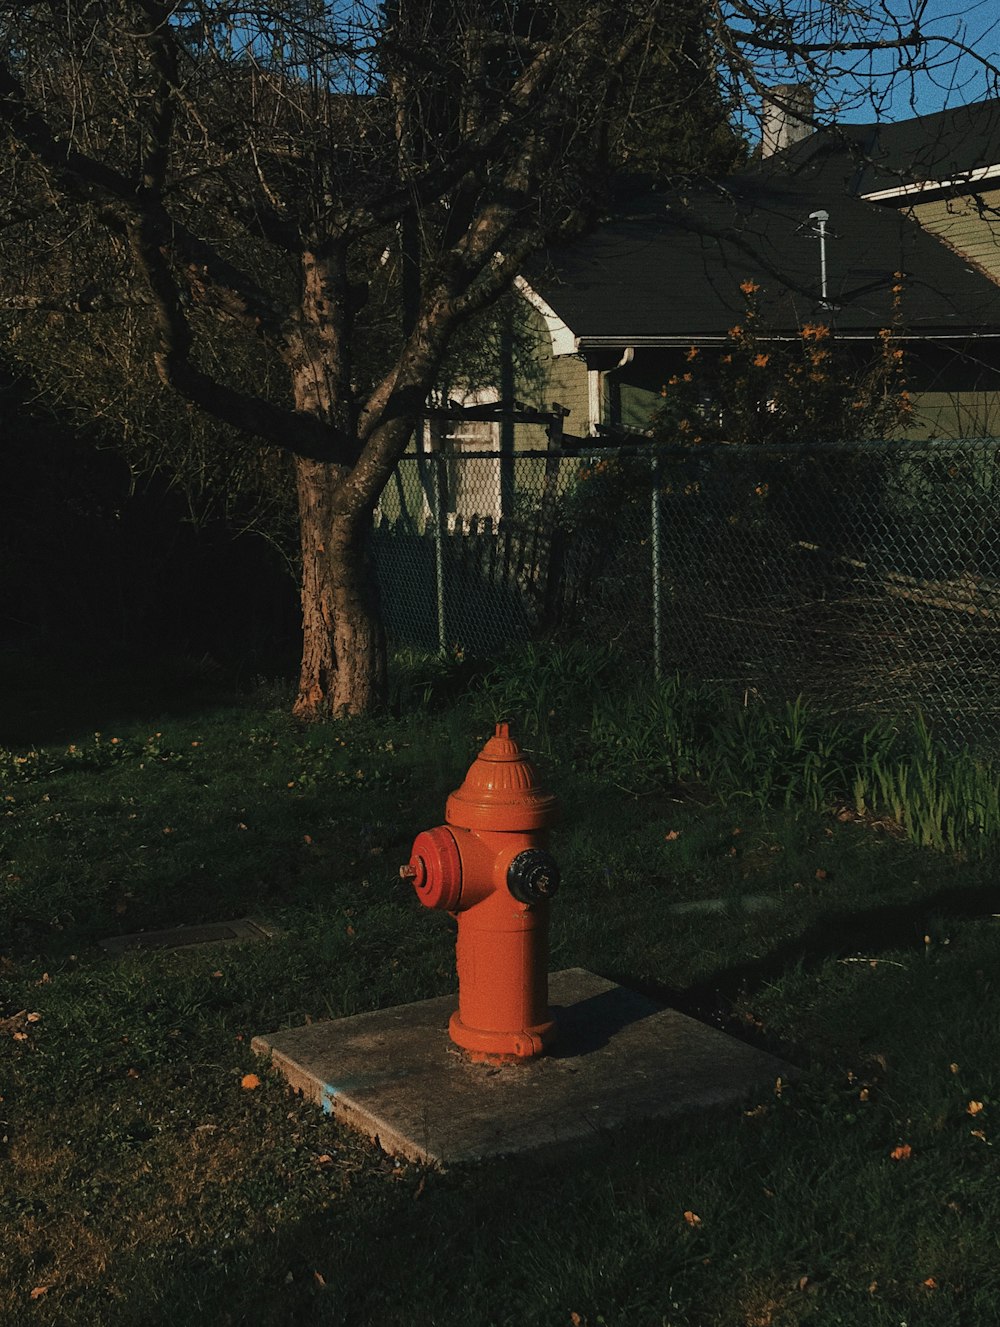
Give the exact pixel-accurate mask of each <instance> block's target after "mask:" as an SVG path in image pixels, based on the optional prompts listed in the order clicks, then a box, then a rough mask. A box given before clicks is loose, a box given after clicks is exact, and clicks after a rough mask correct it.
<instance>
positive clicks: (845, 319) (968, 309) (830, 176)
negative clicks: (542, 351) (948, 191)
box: [525, 102, 1000, 350]
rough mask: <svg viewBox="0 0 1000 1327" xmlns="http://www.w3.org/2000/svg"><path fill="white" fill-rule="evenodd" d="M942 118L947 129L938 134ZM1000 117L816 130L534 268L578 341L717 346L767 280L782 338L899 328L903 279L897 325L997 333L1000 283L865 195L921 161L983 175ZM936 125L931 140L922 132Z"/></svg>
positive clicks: (769, 323)
mask: <svg viewBox="0 0 1000 1327" xmlns="http://www.w3.org/2000/svg"><path fill="white" fill-rule="evenodd" d="M949 115H950V116H951V120H950V121H948V124H950V126H951V128H952V129H953V130H954V133H953V134H952V136H951V137H949V136H947V135H946V134H945V133H944V132H943V126H944V125H945V121H946V117H948V116H949ZM994 124H996V125H997V126H998V127H1000V103H995V102H990V103H981V104H979V105H978V106H975V107H967V108H962V112H961V113H959V112H942V113H939V114H938V115H934V116H922V117H920V118H919V119H918V120H914V121H908V122H906V123H905V124H902V125H891V126H878V125H848V126H843V127H841V128H837V129H836V130H833V131H821V132H817V133H814V134H812V135H810V136H809V138H807V139H805V140H803V141H802V142H800V143H798V144H795V145H794V146H793V147H791V148H789V149H787V150H786V151H784V152H781V153H777V154H775V156H774V157H771V158H768V159H767V160H766V161H764V162H761V163H760V164H759V165H757V166H756V167H754V168H752V169H750V170H747V171H744V172H743V173H741V174H740V175H737V176H735V177H733V178H731V179H729V180H726V181H724V182H721V183H720V184H719V185H718V186H717V187H715V188H711V189H702V190H700V191H699V192H697V193H691V194H688V195H686V196H678V195H674V196H666V195H659V196H654V197H652V198H649V199H647V200H646V202H645V203H644V205H642V206H641V207H639V208H637V209H636V210H635V211H633V213H632V214H631V215H629V216H627V217H623V218H621V219H619V220H615V221H611V222H608V223H606V224H604V225H602V226H600V227H599V228H598V229H597V230H596V231H594V232H593V233H592V234H590V235H589V236H587V237H585V238H583V239H581V240H580V241H578V242H577V243H575V244H573V245H570V246H568V247H566V248H562V249H559V250H552V251H549V252H548V253H547V254H545V255H543V256H542V257H541V258H540V259H539V260H537V261H536V263H535V264H534V265H533V266H532V267H531V269H530V270H528V271H526V272H525V278H526V280H527V283H528V285H529V286H530V287H531V290H532V291H533V292H534V295H535V296H536V300H538V301H541V302H542V303H543V305H544V306H545V307H546V308H547V310H548V312H549V313H550V315H551V317H553V318H555V319H557V320H559V322H561V323H562V324H563V325H564V326H565V328H566V329H567V330H568V331H569V332H571V333H572V342H573V348H574V349H577V350H587V349H591V348H594V349H596V348H599V347H614V346H619V345H620V346H625V345H633V346H642V345H681V344H684V345H686V344H710V343H712V342H713V341H717V340H721V339H723V338H724V337H725V336H726V334H727V331H728V329H729V328H731V327H732V326H733V325H734V324H736V323H739V322H741V321H742V319H743V317H744V316H745V313H746V307H747V305H746V295H745V293H744V292H743V291H742V290H741V289H740V286H741V284H742V283H745V282H748V281H749V282H753V283H754V284H755V285H757V286H759V287H760V290H759V292H757V294H756V301H757V303H758V305H759V308H760V313H761V319H762V323H763V325H765V326H766V327H767V328H768V329H769V330H770V331H771V332H772V334H774V335H776V336H780V335H789V336H791V335H795V334H796V333H797V330H798V328H800V327H801V326H802V325H804V324H806V323H810V322H824V323H828V324H831V325H833V326H835V327H836V328H837V330H838V332H839V333H840V334H841V335H844V336H857V337H862V336H866V337H867V336H871V335H872V334H873V333H874V332H876V331H877V330H878V329H879V328H881V327H885V326H887V325H889V323H890V322H891V320H892V317H893V301H894V298H895V295H894V291H893V287H895V286H897V285H901V286H902V290H901V291H900V292H896V294H898V299H899V313H900V320H901V324H902V328H903V334H904V335H908V336H916V337H920V338H921V339H926V338H931V337H944V338H949V339H951V338H954V337H966V336H969V335H973V336H979V335H998V336H1000V286H998V285H997V284H995V283H994V282H993V281H992V280H990V279H989V278H988V277H986V276H985V275H983V274H982V273H981V272H980V271H979V270H978V269H977V268H975V267H974V266H973V265H972V264H971V263H970V262H968V261H966V260H965V259H963V258H962V257H961V256H960V255H959V254H957V253H956V252H954V251H953V250H952V249H950V248H948V247H947V246H946V245H945V244H944V243H942V242H941V241H940V240H939V239H937V238H935V237H934V236H933V235H932V234H931V233H929V232H928V231H926V230H924V229H922V228H921V227H920V226H919V225H917V224H916V222H914V221H913V220H912V219H911V218H910V217H909V216H908V215H907V214H906V213H904V212H901V211H900V210H898V209H897V208H894V207H886V206H884V205H882V204H881V203H877V202H872V201H868V200H867V199H866V198H865V197H864V196H863V195H864V194H865V193H868V192H870V191H871V190H872V189H873V188H875V187H878V186H882V185H884V182H885V181H886V180H890V181H892V182H893V184H894V185H895V186H898V185H900V184H901V183H904V184H905V183H909V182H911V180H912V179H915V178H918V177H917V175H916V174H915V172H917V171H924V172H930V174H929V175H925V176H924V177H923V178H932V177H933V178H937V175H938V173H939V172H944V173H946V174H957V173H959V172H960V171H969V170H973V169H976V166H974V165H973V163H979V164H982V163H983V162H985V161H986V159H987V158H988V157H989V155H990V151H989V149H990V146H991V144H992V142H993V138H992V136H991V132H992V131H991V126H992V125H994ZM931 133H933V134H936V135H937V137H936V139H935V140H934V141H933V142H927V141H925V135H926V134H931ZM998 141H1000V140H998ZM873 151H874V156H871V153H872V152H873ZM998 156H1000V152H998ZM904 167H905V171H904ZM906 171H908V172H909V173H908V174H907V173H905V172H906ZM886 187H888V186H886ZM819 211H823V212H826V213H827V214H828V217H829V220H828V222H826V224H825V231H826V242H825V251H826V268H827V286H826V290H827V301H826V305H824V303H823V300H822V293H821V276H820V263H821V245H820V237H819V234H818V230H819V227H818V224H817V222H816V221H814V220H810V214H811V213H814V212H819ZM896 273H903V277H902V280H901V281H900V280H899V279H898V278H897V277H896V276H895V274H896Z"/></svg>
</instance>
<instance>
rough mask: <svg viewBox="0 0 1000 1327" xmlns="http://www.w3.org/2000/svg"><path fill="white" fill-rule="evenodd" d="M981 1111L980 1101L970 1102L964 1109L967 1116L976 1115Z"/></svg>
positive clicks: (981, 1104)
mask: <svg viewBox="0 0 1000 1327" xmlns="http://www.w3.org/2000/svg"><path fill="white" fill-rule="evenodd" d="M982 1109H983V1103H982V1102H981V1101H970V1102H969V1104H968V1105H967V1106H966V1108H965V1112H966V1114H967V1115H978V1114H979V1112H980V1111H981V1110H982Z"/></svg>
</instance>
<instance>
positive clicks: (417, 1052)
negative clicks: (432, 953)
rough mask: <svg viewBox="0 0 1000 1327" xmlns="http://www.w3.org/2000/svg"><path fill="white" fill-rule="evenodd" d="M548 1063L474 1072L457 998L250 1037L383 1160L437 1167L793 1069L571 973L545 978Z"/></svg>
mask: <svg viewBox="0 0 1000 1327" xmlns="http://www.w3.org/2000/svg"><path fill="white" fill-rule="evenodd" d="M549 1004H550V1007H551V1008H552V1010H553V1011H554V1013H555V1015H556V1018H557V1020H558V1024H559V1040H558V1042H557V1043H556V1045H555V1047H554V1048H553V1050H552V1052H551V1053H550V1054H548V1055H545V1056H542V1057H541V1058H540V1059H538V1060H534V1061H532V1062H530V1063H524V1064H512V1065H504V1066H502V1067H497V1066H489V1065H482V1064H472V1063H471V1062H470V1061H469V1060H468V1059H467V1058H466V1056H465V1054H464V1052H462V1051H460V1050H459V1049H458V1047H457V1046H455V1045H454V1044H453V1043H452V1042H451V1040H450V1039H449V1037H448V1031H447V1028H448V1018H449V1016H450V1014H451V1012H452V1010H453V1009H454V1008H455V1007H456V997H455V996H453V995H448V996H445V997H444V998H443V999H436V1000H424V1001H421V1002H420V1003H419V1004H408V1005H398V1006H397V1007H396V1008H394V1009H380V1010H377V1011H375V1012H373V1013H366V1014H357V1015H355V1016H354V1017H352V1018H341V1019H337V1020H336V1021H333V1022H325V1023H311V1024H309V1025H308V1026H307V1027H299V1028H292V1029H290V1030H287V1031H284V1032H275V1033H271V1034H268V1035H266V1036H259V1037H255V1038H254V1040H253V1043H252V1046H253V1049H254V1051H256V1052H257V1054H258V1055H262V1056H266V1057H268V1058H269V1059H270V1060H271V1062H272V1065H273V1066H274V1067H275V1068H276V1069H278V1070H279V1071H280V1072H281V1073H282V1074H284V1076H285V1078H286V1079H287V1080H288V1083H289V1084H290V1086H291V1087H292V1088H294V1089H295V1090H296V1091H298V1092H301V1093H302V1094H303V1096H304V1097H305V1098H306V1099H307V1100H309V1101H314V1102H316V1104H317V1105H320V1106H322V1107H323V1109H324V1110H325V1111H327V1112H329V1113H331V1114H333V1115H334V1116H335V1117H336V1118H337V1119H338V1120H342V1121H343V1122H344V1123H345V1124H348V1125H350V1126H351V1127H353V1128H356V1129H359V1130H361V1131H362V1132H363V1133H365V1134H367V1135H368V1137H369V1138H373V1139H375V1140H376V1141H377V1142H378V1143H379V1145H380V1146H381V1147H382V1149H383V1150H384V1151H386V1152H388V1153H390V1155H393V1156H403V1157H407V1158H409V1159H410V1160H413V1161H422V1162H429V1163H432V1164H434V1165H438V1166H447V1165H455V1164H458V1163H461V1162H469V1161H478V1160H480V1159H482V1158H484V1157H492V1156H501V1155H506V1154H510V1153H516V1152H526V1151H531V1150H534V1149H537V1148H551V1147H555V1146H561V1145H564V1144H566V1143H575V1142H580V1141H584V1140H586V1139H593V1138H594V1137H595V1136H599V1135H600V1134H601V1133H602V1132H603V1131H604V1130H606V1129H612V1128H617V1127H619V1126H621V1125H624V1124H630V1123H634V1122H635V1121H638V1120H646V1119H667V1118H671V1117H677V1116H680V1115H684V1114H687V1113H689V1112H691V1111H703V1110H705V1109H706V1108H711V1107H715V1106H722V1105H725V1104H728V1103H732V1102H736V1101H740V1100H742V1099H744V1098H745V1097H746V1096H747V1095H748V1094H749V1093H750V1092H751V1091H752V1090H753V1088H754V1087H756V1086H760V1087H762V1088H764V1089H765V1090H770V1089H771V1088H772V1087H773V1084H774V1081H775V1079H777V1078H779V1077H780V1078H784V1079H786V1080H787V1079H788V1078H789V1077H791V1076H792V1075H793V1074H794V1072H795V1071H794V1069H793V1068H792V1066H791V1065H789V1064H786V1063H785V1062H784V1061H783V1060H779V1059H777V1058H776V1057H775V1056H773V1055H768V1054H766V1053H765V1052H763V1051H759V1050H756V1049H755V1048H754V1047H752V1046H748V1045H746V1044H745V1043H744V1042H742V1041H737V1040H736V1039H735V1038H734V1037H730V1036H727V1035H726V1034H725V1033H724V1032H720V1031H718V1030H717V1029H716V1028H710V1027H706V1026H705V1024H703V1023H699V1022H697V1020H695V1019H693V1018H689V1017H688V1016H687V1015H685V1014H680V1013H678V1012H677V1011H676V1010H673V1009H666V1008H664V1007H663V1006H662V1005H658V1004H656V1003H655V1002H654V1001H652V1000H649V999H647V998H646V997H645V996H643V995H638V994H637V993H636V992H635V991H630V990H627V989H626V988H625V987H624V986H618V985H615V983H613V982H610V981H605V980H604V979H603V978H601V977H598V976H595V974H594V973H592V972H587V971H586V970H585V969H583V968H570V969H567V970H566V971H564V972H555V973H552V974H551V975H550V977H549Z"/></svg>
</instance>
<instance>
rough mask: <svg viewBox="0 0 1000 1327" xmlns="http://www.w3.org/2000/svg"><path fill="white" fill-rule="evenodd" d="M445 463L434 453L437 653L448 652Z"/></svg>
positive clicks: (439, 454)
mask: <svg viewBox="0 0 1000 1327" xmlns="http://www.w3.org/2000/svg"><path fill="white" fill-rule="evenodd" d="M444 466H445V463H444V457H443V455H442V454H441V452H440V450H438V451H436V452H435V453H434V485H433V490H434V513H433V516H434V580H435V585H436V589H437V629H438V653H439V654H441V655H442V656H444V655H445V654H447V652H448V630H447V624H446V622H445V605H444V511H445V468H444Z"/></svg>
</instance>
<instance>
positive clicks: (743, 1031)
mask: <svg viewBox="0 0 1000 1327" xmlns="http://www.w3.org/2000/svg"><path fill="white" fill-rule="evenodd" d="M998 909H1000V889H998V887H997V886H996V885H995V884H977V885H969V886H966V887H962V888H945V889H939V890H936V891H935V892H934V893H933V894H929V895H926V896H925V897H923V898H919V899H916V900H913V901H912V902H908V903H903V904H884V905H882V906H880V907H877V908H869V909H865V910H863V911H851V910H844V911H838V912H828V913H824V914H823V915H822V916H821V917H818V918H817V919H816V920H815V921H814V922H812V924H811V925H810V926H808V927H807V928H806V929H805V930H804V931H802V932H801V933H800V934H799V935H797V936H794V937H792V938H791V939H788V940H786V941H783V942H782V943H780V944H778V945H776V946H775V947H773V948H772V949H771V950H770V951H769V952H768V953H766V954H764V955H762V956H760V957H759V958H752V959H748V960H747V961H745V962H742V963H735V964H733V965H732V966H730V967H727V968H722V969H720V970H719V971H717V972H714V973H712V975H711V976H709V977H706V978H704V979H703V980H701V981H698V982H696V983H694V984H693V985H691V986H688V987H685V988H681V989H678V988H675V987H670V986H666V985H663V984H661V983H658V982H655V981H649V980H644V981H643V980H639V981H636V980H634V979H632V978H631V977H630V976H629V975H628V974H627V973H608V974H605V975H607V976H608V977H609V979H611V980H613V981H620V982H622V983H623V984H625V985H629V986H631V987H632V988H633V989H635V990H638V991H640V992H641V993H642V994H643V995H647V996H649V997H650V998H652V999H655V1000H659V1001H660V1002H661V1003H663V1004H667V1005H670V1006H671V1007H672V1008H675V1009H679V1010H681V1011H682V1012H684V1013H689V1014H691V1015H692V1017H695V1018H698V1019H700V1020H702V1021H703V1022H709V1023H714V1024H716V1025H719V1026H725V1027H726V1030H727V1031H732V1032H733V1033H734V1035H737V1036H740V1037H741V1038H742V1039H743V1040H746V1041H748V1042H750V1043H752V1044H755V1045H759V1046H760V1047H761V1048H762V1049H765V1050H768V1051H771V1052H772V1053H780V1054H784V1055H788V1056H790V1057H791V1058H795V1056H796V1053H797V1048H790V1047H788V1046H785V1045H782V1046H780V1047H777V1046H776V1045H775V1043H774V1040H773V1038H771V1037H769V1036H767V1035H766V1034H765V1035H763V1036H759V1035H757V1034H755V1032H754V1031H753V1030H752V1029H749V1030H748V1029H747V1028H746V1027H745V1026H744V1025H743V1024H742V1023H741V1024H740V1026H739V1027H737V1028H735V1029H734V1028H731V1027H730V1026H729V1017H730V1011H731V1007H732V1005H733V1004H734V1002H736V1001H737V1000H739V999H741V998H745V997H747V996H752V995H753V994H754V993H755V992H757V991H760V990H761V989H762V988H764V987H766V986H769V985H772V984H773V983H775V982H777V981H779V980H780V979H781V978H783V977H786V976H788V975H789V974H790V973H791V972H793V971H795V970H800V971H810V970H812V969H815V968H818V967H820V966H821V965H822V964H823V963H825V962H828V961H829V960H831V959H838V958H840V959H842V958H850V957H856V956H861V957H863V958H871V959H877V958H878V957H880V956H881V955H883V954H886V953H889V952H893V951H900V950H904V951H905V950H908V949H909V950H922V949H924V947H925V943H926V941H925V937H927V936H929V935H931V934H933V933H935V932H936V931H937V929H938V928H939V926H940V923H941V922H944V921H966V920H976V919H982V918H986V917H990V916H992V915H993V914H994V912H995V911H997V910H998Z"/></svg>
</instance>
